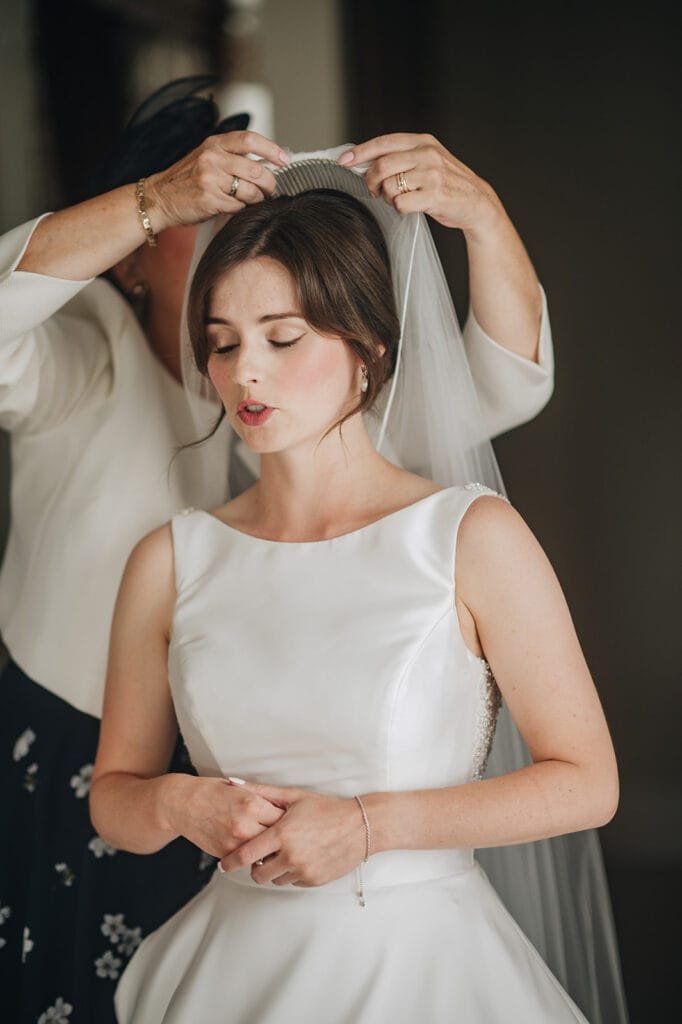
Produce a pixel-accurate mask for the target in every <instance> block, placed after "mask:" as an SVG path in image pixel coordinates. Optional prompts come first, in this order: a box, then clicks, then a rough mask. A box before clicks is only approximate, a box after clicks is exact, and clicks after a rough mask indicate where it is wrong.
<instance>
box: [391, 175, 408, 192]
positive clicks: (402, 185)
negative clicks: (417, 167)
mask: <svg viewBox="0 0 682 1024" xmlns="http://www.w3.org/2000/svg"><path fill="white" fill-rule="evenodd" d="M395 180H396V184H397V186H398V191H399V192H403V193H404V192H409V191H410V189H409V186H408V184H407V182H406V181H405V175H404V174H403V172H402V171H398V173H397V174H396V176H395Z"/></svg>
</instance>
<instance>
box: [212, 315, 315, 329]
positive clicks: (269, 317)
mask: <svg viewBox="0 0 682 1024" xmlns="http://www.w3.org/2000/svg"><path fill="white" fill-rule="evenodd" d="M291 317H296V319H297V320H302V319H303V317H302V316H301V314H300V313H296V312H289V313H267V314H266V315H265V316H262V317H261V318H260V320H259V321H258V323H259V324H267V323H270V322H271V321H272V320H288V319H290V318H291ZM205 322H206V323H207V324H224V325H225V327H234V324H232V323H231V322H230V321H229V320H226V319H225V318H224V317H221V316H207V317H206V321H205Z"/></svg>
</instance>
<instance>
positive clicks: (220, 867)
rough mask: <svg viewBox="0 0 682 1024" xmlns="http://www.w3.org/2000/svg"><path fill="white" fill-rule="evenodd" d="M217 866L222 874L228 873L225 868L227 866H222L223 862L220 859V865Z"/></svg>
mask: <svg viewBox="0 0 682 1024" xmlns="http://www.w3.org/2000/svg"><path fill="white" fill-rule="evenodd" d="M217 866H218V871H219V872H220V874H221V875H226V874H227V871H226V870H225V868H224V867H223V866H222V864H221V863H220V861H218V865H217Z"/></svg>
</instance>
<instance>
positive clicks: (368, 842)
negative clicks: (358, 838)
mask: <svg viewBox="0 0 682 1024" xmlns="http://www.w3.org/2000/svg"><path fill="white" fill-rule="evenodd" d="M355 799H356V800H357V802H358V807H359V808H360V812H361V814H362V821H363V824H364V826H365V856H364V860H363V863H364V864H366V863H367V861H368V860H369V858H370V856H371V854H372V830H371V828H370V827H369V818H368V817H367V811H366V810H365V805H364V804H363V802H362V800H361V799H360V797H359V796H358V795H357V793H356V794H355Z"/></svg>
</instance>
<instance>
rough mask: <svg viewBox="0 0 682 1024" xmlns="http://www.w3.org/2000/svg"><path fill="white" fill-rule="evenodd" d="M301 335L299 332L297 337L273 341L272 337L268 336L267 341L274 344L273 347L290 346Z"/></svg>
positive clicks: (298, 339) (299, 338)
mask: <svg viewBox="0 0 682 1024" xmlns="http://www.w3.org/2000/svg"><path fill="white" fill-rule="evenodd" d="M302 337H303V335H302V334H299V336H298V338H292V339H291V341H273V339H272V338H268V341H269V342H270V344H271V345H274V347H275V348H291V346H292V345H295V344H296V342H297V341H300V340H301V338H302Z"/></svg>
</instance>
